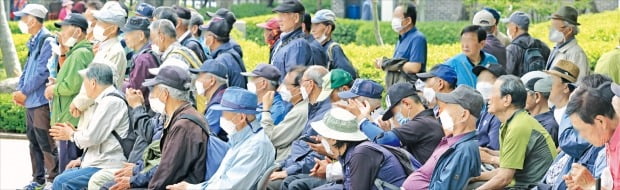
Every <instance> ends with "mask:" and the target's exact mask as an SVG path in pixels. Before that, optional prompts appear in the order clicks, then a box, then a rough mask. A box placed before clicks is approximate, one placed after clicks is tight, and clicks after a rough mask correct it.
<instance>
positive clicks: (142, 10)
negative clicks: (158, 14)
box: [136, 3, 155, 18]
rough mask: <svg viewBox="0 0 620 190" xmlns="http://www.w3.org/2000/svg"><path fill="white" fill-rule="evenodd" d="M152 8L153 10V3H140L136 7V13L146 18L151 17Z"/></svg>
mask: <svg viewBox="0 0 620 190" xmlns="http://www.w3.org/2000/svg"><path fill="white" fill-rule="evenodd" d="M153 10H155V7H153V5H151V4H148V3H140V4H139V5H138V6H137V7H136V14H138V15H140V16H144V17H148V18H153Z"/></svg>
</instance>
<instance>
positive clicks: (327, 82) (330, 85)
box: [317, 69, 353, 102]
mask: <svg viewBox="0 0 620 190" xmlns="http://www.w3.org/2000/svg"><path fill="white" fill-rule="evenodd" d="M351 81H353V77H351V74H349V72H346V71H344V70H342V69H333V70H331V71H330V72H329V73H327V74H326V75H325V76H323V86H322V88H321V89H322V90H321V93H320V94H319V97H318V98H317V101H319V102H321V101H324V100H326V99H327V98H329V95H330V94H332V91H334V89H336V88H340V87H342V86H344V85H346V84H349V83H351Z"/></svg>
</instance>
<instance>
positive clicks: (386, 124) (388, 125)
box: [377, 119, 392, 131]
mask: <svg viewBox="0 0 620 190" xmlns="http://www.w3.org/2000/svg"><path fill="white" fill-rule="evenodd" d="M377 124H379V127H381V129H383V131H389V130H392V122H390V120H387V121H383V120H381V119H378V120H377Z"/></svg>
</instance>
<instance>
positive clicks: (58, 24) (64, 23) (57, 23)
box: [54, 21, 71, 28]
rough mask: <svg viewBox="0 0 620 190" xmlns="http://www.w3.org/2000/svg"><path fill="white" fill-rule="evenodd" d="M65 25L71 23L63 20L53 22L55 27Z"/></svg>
mask: <svg viewBox="0 0 620 190" xmlns="http://www.w3.org/2000/svg"><path fill="white" fill-rule="evenodd" d="M65 25H71V24H69V23H67V22H65V21H60V22H55V23H54V26H55V27H56V28H60V27H62V26H65Z"/></svg>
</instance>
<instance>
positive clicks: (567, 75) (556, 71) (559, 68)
mask: <svg viewBox="0 0 620 190" xmlns="http://www.w3.org/2000/svg"><path fill="white" fill-rule="evenodd" d="M546 72H547V73H548V74H550V75H555V76H557V77H560V78H563V79H565V80H567V81H569V82H572V83H574V82H577V78H578V77H579V67H577V65H575V64H574V63H573V62H571V61H568V60H564V59H561V60H559V61H558V62H556V63H555V65H554V66H553V67H551V69H550V70H548V71H546Z"/></svg>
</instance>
